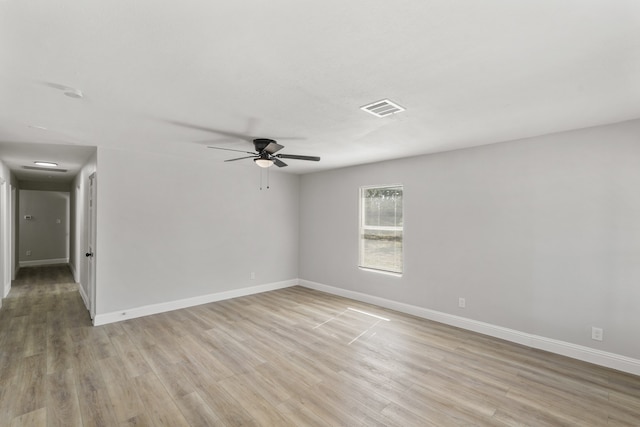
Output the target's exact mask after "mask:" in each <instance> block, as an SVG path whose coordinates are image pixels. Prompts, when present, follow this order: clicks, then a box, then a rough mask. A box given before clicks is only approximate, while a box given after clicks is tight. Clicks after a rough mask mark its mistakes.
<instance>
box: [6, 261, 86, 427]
mask: <svg viewBox="0 0 640 427" xmlns="http://www.w3.org/2000/svg"><path fill="white" fill-rule="evenodd" d="M90 328H91V321H90V318H89V314H88V312H87V310H86V309H85V307H84V304H83V303H82V299H81V297H80V293H79V292H78V285H77V284H76V283H74V281H73V276H72V275H71V272H70V271H69V267H68V266H66V265H56V266H47V267H28V268H22V269H20V271H19V272H18V274H17V276H16V280H14V281H13V284H12V288H11V292H10V293H9V295H8V297H7V298H6V299H5V300H4V301H3V305H2V309H1V310H0V425H3V426H4V425H7V426H8V425H10V423H11V422H12V420H13V419H14V418H18V420H16V421H14V422H15V423H17V425H34V426H35V425H39V424H40V422H39V421H40V419H44V417H45V415H46V411H45V410H44V407H45V406H49V407H51V408H57V409H56V410H55V411H54V412H59V411H62V412H68V411H69V410H73V408H74V407H75V409H76V410H77V406H78V404H77V398H76V397H75V392H72V393H69V391H70V387H71V386H72V384H73V380H72V379H71V377H70V372H71V371H70V370H69V368H71V366H72V359H73V355H74V354H77V353H78V352H79V351H81V348H82V347H83V346H86V344H88V343H87V342H85V341H84V340H83V339H81V338H82V337H83V336H86V335H87V331H89V330H90ZM60 415H63V414H60ZM20 416H24V417H22V419H21V418H19V417H20ZM13 425H14V424H11V426H13ZM54 425H55V424H54Z"/></svg>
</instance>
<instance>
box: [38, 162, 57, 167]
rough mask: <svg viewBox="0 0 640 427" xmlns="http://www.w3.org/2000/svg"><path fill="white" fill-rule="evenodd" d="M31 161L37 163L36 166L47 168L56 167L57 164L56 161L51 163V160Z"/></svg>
mask: <svg viewBox="0 0 640 427" xmlns="http://www.w3.org/2000/svg"><path fill="white" fill-rule="evenodd" d="M33 163H35V164H36V165H38V166H46V167H49V168H55V167H58V164H57V163H53V162H41V161H37V162H33Z"/></svg>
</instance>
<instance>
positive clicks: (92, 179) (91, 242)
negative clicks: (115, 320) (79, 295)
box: [85, 172, 96, 319]
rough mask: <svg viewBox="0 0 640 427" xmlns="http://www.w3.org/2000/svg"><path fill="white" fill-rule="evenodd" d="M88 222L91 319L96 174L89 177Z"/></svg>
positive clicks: (92, 309) (92, 310)
mask: <svg viewBox="0 0 640 427" xmlns="http://www.w3.org/2000/svg"><path fill="white" fill-rule="evenodd" d="M87 220H88V226H89V227H88V230H87V233H88V239H87V240H88V241H87V252H86V254H85V255H86V257H87V258H88V259H89V262H88V263H87V264H88V268H87V273H88V276H87V277H88V282H89V283H88V285H89V306H90V307H89V314H90V315H91V318H92V319H93V318H95V316H96V264H95V263H96V256H95V247H96V174H95V172H94V173H92V174H91V176H90V177H89V212H88V215H87Z"/></svg>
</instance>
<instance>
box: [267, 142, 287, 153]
mask: <svg viewBox="0 0 640 427" xmlns="http://www.w3.org/2000/svg"><path fill="white" fill-rule="evenodd" d="M283 148H284V145H280V144H278V143H276V142H270V143H269V145H267V146H266V147H264V151H266V152H267V153H269V154H273V153H275V152H278V151H280V150H282V149H283Z"/></svg>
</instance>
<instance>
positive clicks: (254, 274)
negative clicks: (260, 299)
mask: <svg viewBox="0 0 640 427" xmlns="http://www.w3.org/2000/svg"><path fill="white" fill-rule="evenodd" d="M255 279H256V273H255V271H252V272H251V280H255Z"/></svg>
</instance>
